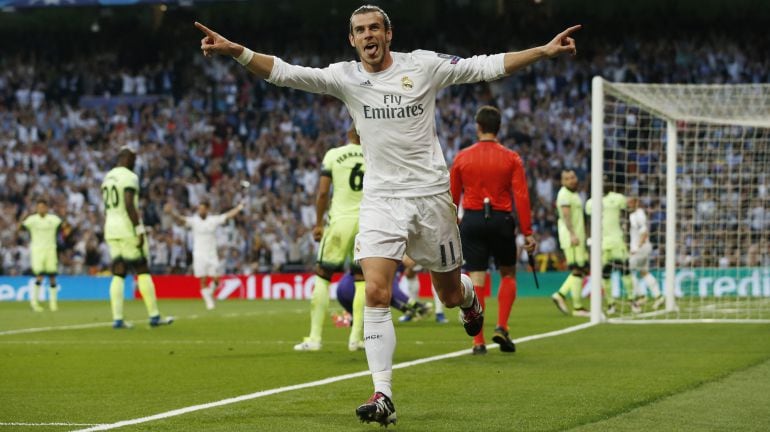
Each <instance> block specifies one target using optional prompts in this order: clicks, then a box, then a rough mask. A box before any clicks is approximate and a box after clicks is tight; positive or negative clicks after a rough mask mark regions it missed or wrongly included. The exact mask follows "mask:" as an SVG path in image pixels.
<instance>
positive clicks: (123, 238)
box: [102, 147, 174, 329]
mask: <svg viewBox="0 0 770 432" xmlns="http://www.w3.org/2000/svg"><path fill="white" fill-rule="evenodd" d="M135 162H136V154H135V153H134V151H133V150H131V148H129V147H122V148H121V149H120V151H119V152H118V162H117V166H116V167H115V168H113V169H111V170H110V171H109V172H108V173H107V175H106V176H105V177H104V181H103V182H102V199H103V200H104V213H105V218H104V239H105V240H106V241H107V246H109V248H110V257H111V258H112V282H111V283H110V304H111V306H112V319H113V324H112V327H113V328H115V329H123V328H130V327H131V325H130V324H129V323H127V322H126V321H124V320H123V294H124V287H125V278H126V273H127V272H128V269H129V268H131V269H132V270H133V271H134V272H136V274H137V277H136V279H137V284H138V285H139V292H140V293H142V299H143V300H144V305H145V306H146V308H147V313H148V314H149V316H150V326H151V327H157V326H160V325H165V324H171V323H172V322H174V319H173V318H172V317H167V318H165V319H164V318H161V316H160V312H159V311H158V302H157V301H156V300H155V285H153V283H152V278H151V277H150V270H149V268H148V263H147V256H148V255H149V244H148V242H147V238H146V237H147V235H146V232H145V229H144V225H143V224H142V220H141V219H140V217H139V208H138V207H139V177H138V176H137V175H136V174H135V173H134V172H133V169H134V163H135Z"/></svg>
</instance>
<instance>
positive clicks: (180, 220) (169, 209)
mask: <svg viewBox="0 0 770 432" xmlns="http://www.w3.org/2000/svg"><path fill="white" fill-rule="evenodd" d="M163 211H164V212H165V213H166V214H167V215H169V216H171V219H173V220H174V222H175V223H176V224H178V225H182V226H187V219H185V217H184V216H182V215H180V214H179V213H177V212H176V210H174V207H173V206H172V205H171V203H166V205H164V206H163Z"/></svg>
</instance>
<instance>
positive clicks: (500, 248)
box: [460, 210, 516, 271]
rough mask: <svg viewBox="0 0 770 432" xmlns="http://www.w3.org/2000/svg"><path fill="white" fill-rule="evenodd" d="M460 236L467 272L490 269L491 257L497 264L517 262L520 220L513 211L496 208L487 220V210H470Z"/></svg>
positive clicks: (505, 264)
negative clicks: (517, 219)
mask: <svg viewBox="0 0 770 432" xmlns="http://www.w3.org/2000/svg"><path fill="white" fill-rule="evenodd" d="M460 239H461V241H462V244H463V258H464V259H465V270H466V271H484V270H487V268H489V258H490V257H494V259H495V265H496V266H497V267H501V266H512V265H515V264H516V221H515V219H514V218H513V215H512V214H511V213H510V212H505V211H492V212H490V214H489V218H488V219H487V218H485V217H484V211H483V210H466V211H465V214H464V215H463V219H462V221H461V222H460Z"/></svg>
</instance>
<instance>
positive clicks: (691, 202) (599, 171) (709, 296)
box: [591, 77, 770, 322]
mask: <svg viewBox="0 0 770 432" xmlns="http://www.w3.org/2000/svg"><path fill="white" fill-rule="evenodd" d="M592 84H593V95H592V96H593V98H592V141H591V143H592V152H591V154H592V169H591V178H592V184H591V196H592V197H594V196H602V195H603V191H604V190H608V189H612V190H616V191H617V192H620V193H623V194H624V195H626V196H627V197H635V198H638V200H639V202H640V203H641V208H642V209H644V210H645V212H646V216H647V224H648V233H649V238H650V240H651V243H652V253H651V254H650V260H649V271H650V273H651V274H653V275H654V276H656V277H657V280H658V281H661V282H663V283H662V288H663V292H664V295H665V303H664V304H665V307H662V308H660V309H653V308H652V307H651V306H650V305H651V303H652V302H651V301H647V304H646V305H645V306H644V310H643V311H642V312H637V313H634V312H633V311H632V308H631V302H630V301H627V300H626V298H628V296H627V295H626V294H627V293H628V291H626V288H623V287H621V285H622V284H620V283H618V280H617V279H618V278H617V277H613V279H612V280H613V283H612V284H611V286H612V288H611V289H612V291H613V292H614V293H615V296H616V297H617V299H618V300H619V301H618V304H619V305H622V306H621V307H620V310H619V315H615V316H609V317H608V318H609V321H610V322H628V321H633V322H639V321H650V322H662V321H670V322H770V211H769V210H768V206H767V203H768V202H770V170H768V166H770V84H734V85H722V84H720V85H701V84H694V85H686V84H623V83H610V82H607V81H605V80H603V79H602V78H601V77H595V78H594V79H593V83H592ZM592 202H593V208H592V212H593V214H592V216H593V217H592V220H591V238H592V246H591V274H592V275H597V274H600V273H601V269H602V263H601V254H602V250H601V240H600V239H601V236H602V223H601V217H602V206H601V200H600V199H599V200H596V199H593V200H592ZM621 220H623V221H624V223H625V225H628V217H624V218H622V219H621ZM627 228H628V227H627V226H626V227H624V231H625V232H626V233H628V230H627ZM628 241H629V239H628V237H626V242H627V243H628ZM634 273H635V272H632V274H634ZM599 279H600V278H592V299H591V300H592V301H591V308H592V321H594V322H597V321H599V320H601V319H602V317H603V315H602V313H601V297H600V296H601V293H602V284H601V281H600V280H599ZM646 285H647V284H646V283H645V281H643V280H639V279H638V280H637V281H636V283H634V284H633V288H632V289H633V290H634V292H633V297H640V299H641V298H642V297H641V296H644V298H645V299H646V298H647V297H646ZM659 304H661V305H662V302H661V303H659Z"/></svg>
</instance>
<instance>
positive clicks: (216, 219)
mask: <svg viewBox="0 0 770 432" xmlns="http://www.w3.org/2000/svg"><path fill="white" fill-rule="evenodd" d="M214 222H216V224H217V225H224V224H225V222H227V216H226V215H225V214H224V213H223V214H218V215H216V216H214Z"/></svg>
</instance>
